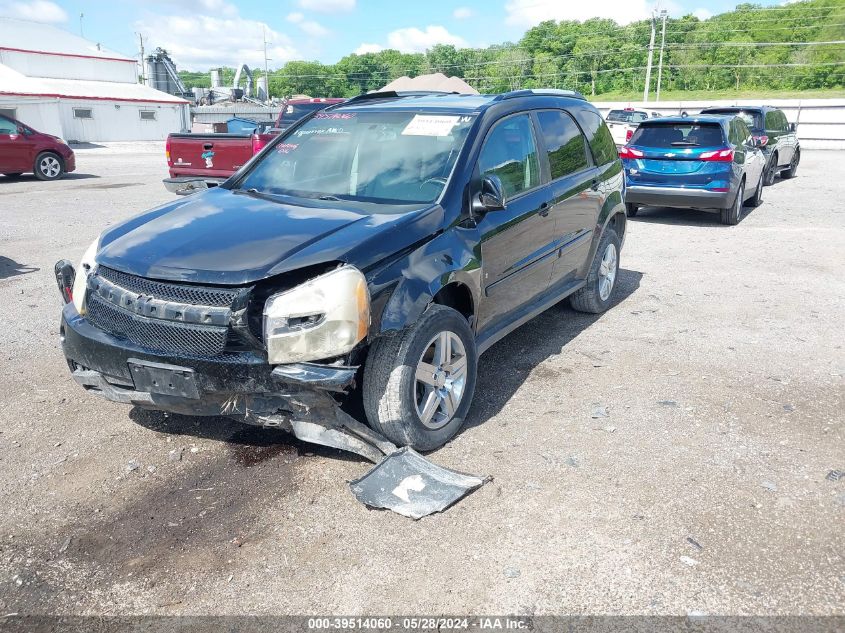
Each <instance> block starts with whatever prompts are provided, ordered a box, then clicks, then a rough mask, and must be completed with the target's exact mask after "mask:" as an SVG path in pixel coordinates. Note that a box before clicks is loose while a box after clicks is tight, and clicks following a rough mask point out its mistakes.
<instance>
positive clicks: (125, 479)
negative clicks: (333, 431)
mask: <svg viewBox="0 0 845 633" xmlns="http://www.w3.org/2000/svg"><path fill="white" fill-rule="evenodd" d="M77 156H78V165H79V170H78V172H77V173H75V174H73V175H72V176H71V177H69V178H67V179H65V180H62V181H59V182H54V183H41V182H38V181H36V180H34V179H32V178H24V179H22V180H20V181H18V182H12V181H9V180H7V179H3V178H1V177H0V304H1V305H2V306H3V310H2V314H3V317H4V318H3V325H4V331H3V335H2V341H3V345H2V351H0V358H2V375H3V381H2V388H1V389H0V391H1V393H2V395H0V405H2V406H0V504H2V508H3V511H2V512H1V513H0V610H2V613H10V612H16V613H66V614H71V613H73V614H112V615H116V614H241V613H252V614H308V613H319V614H326V613H343V614H414V613H420V614H432V613H449V614H472V613H476V614H477V613H513V614H548V613H554V614H648V615H656V614H682V615H683V614H690V613H695V614H839V615H843V614H845V606H843V605H845V533H843V529H842V528H843V525H845V475H843V477H842V478H841V479H836V474H835V473H833V474H831V475H830V477H828V474H829V473H831V471H845V442H843V438H844V436H845V428H843V425H845V401H844V400H843V398H845V386H844V385H843V375H845V354H844V353H843V348H842V346H843V342H845V336H843V331H845V317H844V316H843V315H845V276H843V268H844V267H845V205H843V198H845V152H806V153H805V155H804V157H803V162H802V164H801V167H800V170H799V176H798V178H796V179H794V180H784V181H781V180H778V181H777V182H776V184H775V185H774V186H772V187H769V188H767V189H766V190H765V192H764V203H763V205H762V206H761V207H759V208H757V209H754V210H748V214H747V216H746V217H745V218H744V219H743V220H742V222H741V224H740V225H739V226H736V227H725V226H721V225H720V224H719V223H718V217H717V216H715V215H710V214H707V213H704V212H694V211H680V210H669V209H659V210H658V209H647V210H645V211H643V212H641V217H638V218H636V219H634V220H632V221H630V222H629V231H628V236H627V240H626V242H625V247H624V249H623V252H622V260H621V261H622V268H623V270H622V271H621V277H620V284H621V286H620V288H619V290H620V293H619V298H620V301H619V303H618V305H616V307H614V308H613V309H611V310H610V311H609V312H608V313H606V314H604V315H601V316H590V315H584V314H579V313H576V312H574V311H572V310H571V309H569V308H568V307H566V306H565V305H564V304H561V305H559V306H557V307H555V308H553V309H551V310H549V311H548V312H547V313H545V314H543V315H541V316H540V317H538V318H536V319H535V320H534V321H532V322H531V323H529V324H527V325H526V326H524V327H522V328H521V329H519V330H518V331H516V332H515V333H514V334H512V335H511V336H509V337H508V338H506V339H505V340H503V341H502V342H500V343H499V344H497V345H496V346H494V347H493V348H492V349H491V350H490V351H489V352H487V353H486V354H485V355H484V356H483V357H482V359H481V366H480V376H479V384H478V389H477V392H476V395H475V401H474V405H473V409H472V412H471V415H470V418H469V422H468V425H467V427H466V428H465V430H464V431H463V432H462V433H461V434H460V435H459V436H458V437H457V438H456V439H455V440H454V441H453V442H451V443H450V444H449V445H448V446H446V447H445V448H443V449H441V450H439V451H436V452H435V453H433V454H432V455H431V456H430V457H431V459H432V460H433V461H435V462H436V463H438V464H441V465H444V466H447V467H452V468H456V469H458V470H461V471H465V472H470V473H474V474H479V475H490V476H492V477H493V480H492V481H491V482H490V483H488V484H487V485H485V486H484V487H482V488H481V489H480V490H478V491H477V492H475V493H474V494H472V495H471V496H469V497H468V498H466V499H464V500H463V501H461V502H460V503H459V504H458V505H456V506H454V507H453V508H451V509H449V510H448V511H447V512H445V513H443V514H439V515H433V516H431V517H428V518H425V519H422V520H420V521H417V522H414V521H411V520H409V519H406V518H404V517H401V516H399V515H396V514H392V513H390V512H384V511H374V510H368V509H367V508H365V507H364V506H362V505H360V504H359V503H358V502H357V501H356V500H355V498H354V497H353V496H352V494H351V493H350V491H349V489H348V487H347V483H346V482H347V481H348V480H351V479H355V478H357V477H359V476H360V475H362V474H363V473H364V472H366V470H368V468H369V465H368V463H366V462H365V461H363V460H360V459H358V458H357V457H354V456H348V455H345V454H342V453H340V452H336V451H332V450H329V449H321V448H317V447H312V446H308V445H305V444H301V443H297V442H295V441H293V440H291V438H289V437H288V436H287V435H284V434H282V433H275V432H271V431H265V430H261V429H255V428H250V427H245V426H242V425H239V424H237V423H234V422H229V421H226V420H224V419H216V418H215V419H193V418H184V417H179V416H170V417H166V416H165V415H163V414H155V413H145V412H142V411H140V410H133V409H132V408H130V407H126V406H122V405H117V404H112V403H108V402H106V401H104V400H101V399H98V398H97V397H95V396H92V395H88V394H86V393H84V392H83V391H82V390H81V389H80V388H79V387H78V386H77V385H76V384H75V383H73V381H72V380H71V378H70V376H69V372H68V369H67V367H66V365H65V362H64V359H63V357H62V354H61V351H60V347H59V341H58V335H57V327H58V320H59V312H60V306H59V303H60V302H59V296H58V291H57V290H56V287H55V282H54V280H53V273H52V266H53V263H54V262H55V261H56V260H57V259H59V258H61V257H69V258H70V259H72V260H74V261H76V260H78V258H79V257H80V256H81V254H82V251H83V250H84V249H85V247H86V246H87V245H88V244H89V243H90V242H91V240H92V239H93V238H94V237H95V236H96V235H97V234H98V233H99V232H100V231H101V230H102V229H103V228H104V227H106V226H107V225H109V224H111V223H115V222H118V221H120V220H122V219H124V218H126V217H129V216H130V215H133V214H135V213H137V212H139V211H141V210H143V209H145V208H148V207H150V206H152V205H154V204H157V203H159V202H161V201H165V200H167V199H168V198H169V197H170V196H169V194H168V193H167V192H165V190H164V189H163V187H162V186H161V183H160V181H161V178H163V177H164V176H165V175H166V174H165V169H164V155H163V146H162V144H159V143H149V144H137V143H136V144H116V145H110V146H108V147H96V146H94V147H86V148H80V149H79V150H78V152H77ZM605 407H606V411H607V416H606V417H593V416H594V415H596V414H597V409H599V410H602V409H603V408H605ZM173 451H175V453H174V456H173V457H171V452H173ZM180 451H181V453H180ZM180 454H181V459H177V458H176V456H177V455H180Z"/></svg>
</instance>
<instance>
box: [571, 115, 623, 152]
mask: <svg viewBox="0 0 845 633" xmlns="http://www.w3.org/2000/svg"><path fill="white" fill-rule="evenodd" d="M574 114H575V119H576V120H577V121H578V124H579V125H580V126H581V129H582V130H583V131H584V134H585V135H586V136H587V142H588V143H589V145H590V150H591V151H592V153H593V159H594V160H595V161H596V165H598V166H602V165H607V164H608V163H612V162H614V161H615V160H618V158H619V154H617V152H616V143H614V141H613V136H611V134H610V130H608V129H607V125H606V124H605V122H604V120H603V119H602V118H601V116H600V115H599V114H598V112H594V111H593V110H587V109H578V110H575V112H574Z"/></svg>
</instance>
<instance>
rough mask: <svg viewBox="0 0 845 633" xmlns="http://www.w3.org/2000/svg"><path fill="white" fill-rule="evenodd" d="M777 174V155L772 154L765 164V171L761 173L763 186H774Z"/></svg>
mask: <svg viewBox="0 0 845 633" xmlns="http://www.w3.org/2000/svg"><path fill="white" fill-rule="evenodd" d="M777 173H778V155H777V154H772V156H771V158H769V162H768V163H766V171H764V172H763V179H764V180H763V184H764V185H765V186H766V187H768V186H769V185H773V184H775V176H777Z"/></svg>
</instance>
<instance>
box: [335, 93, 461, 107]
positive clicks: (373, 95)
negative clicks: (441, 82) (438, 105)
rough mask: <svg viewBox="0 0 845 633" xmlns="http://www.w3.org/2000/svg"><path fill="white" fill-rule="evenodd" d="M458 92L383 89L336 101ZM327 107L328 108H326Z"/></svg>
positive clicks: (349, 101) (351, 101)
mask: <svg viewBox="0 0 845 633" xmlns="http://www.w3.org/2000/svg"><path fill="white" fill-rule="evenodd" d="M456 94H459V93H457V92H444V91H442V90H407V91H406V90H384V91H380V92H365V93H364V94H360V95H357V96H354V97H352V98H350V99H347V100H346V101H344V102H343V103H338V104H336V105H335V106H332V107H336V106H338V105H347V104H349V103H359V102H361V101H370V100H372V99H396V98H398V97H422V96H425V95H456ZM327 109H328V108H327Z"/></svg>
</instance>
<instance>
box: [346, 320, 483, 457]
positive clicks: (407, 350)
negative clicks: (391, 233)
mask: <svg viewBox="0 0 845 633" xmlns="http://www.w3.org/2000/svg"><path fill="white" fill-rule="evenodd" d="M443 332H450V333H452V334H454V335H456V336H457V337H458V338H459V339H460V342H461V343H462V345H463V347H464V358H465V360H466V370H465V380H464V387H463V392H462V395H461V398H460V402H459V403H458V406H457V407H455V409H454V415H453V416H452V417H451V418H450V419H448V420H447V421H445V424H443V425H442V426H439V427H437V428H431V427H430V426H426V425H425V424H423V422H422V419H421V418H420V415H419V413H418V412H417V398H419V397H421V394H420V392H419V391H418V390H419V389H420V387H421V386H423V387H424V385H421V384H420V383H419V382H418V381H417V377H416V372H417V366H418V364H419V363H420V362H421V360H422V357H423V354H424V353H427V350H429V349H430V347H429V346H430V345H431V343H432V339H434V338H435V337H436V336H437V335H438V334H439V333H443ZM477 365H478V353H477V351H476V348H475V335H474V334H473V332H472V330H471V329H470V327H469V323H468V322H467V320H466V318H465V317H464V316H463V315H462V314H461V313H460V312H458V311H456V310H453V309H452V308H447V307H446V306H441V305H436V304H432V305H431V306H429V307H428V309H426V311H425V312H423V314H422V315H421V316H420V318H419V320H417V322H416V323H415V324H414V325H413V326H412V327H410V328H407V329H405V330H402V331H401V332H397V333H391V334H387V335H384V336H382V337H380V338H378V339H376V340H375V341H374V342H373V343H372V345H371V346H370V353H369V356H368V357H367V363H366V366H365V367H364V381H363V400H364V411H365V412H366V414H367V420H368V421H369V423H370V426H371V427H372V428H373V429H374V430H375V431H377V432H379V433H381V434H382V435H384V436H386V437H387V438H388V439H390V441H392V442H393V443H395V444H398V445H400V446H401V445H407V446H412V447H413V448H415V449H418V450H423V451H429V450H433V449H435V448H438V447H440V446H443V444H445V443H446V442H448V441H449V440H450V439H452V438H453V437H454V436H455V434H456V433H457V432H458V431H459V430H460V429H461V427H462V426H463V424H464V420H465V418H466V415H467V412H468V411H469V408H470V405H471V404H472V396H473V392H474V391H475V380H476V374H477ZM435 391H436V389H435ZM436 412H437V413H436V414H440V405H438V407H437V409H436Z"/></svg>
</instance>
